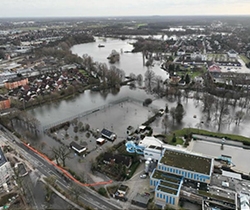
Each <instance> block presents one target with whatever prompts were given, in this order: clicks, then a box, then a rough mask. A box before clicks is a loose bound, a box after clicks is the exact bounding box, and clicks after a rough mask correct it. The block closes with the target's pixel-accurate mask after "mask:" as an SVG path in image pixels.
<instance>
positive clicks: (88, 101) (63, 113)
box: [29, 38, 250, 136]
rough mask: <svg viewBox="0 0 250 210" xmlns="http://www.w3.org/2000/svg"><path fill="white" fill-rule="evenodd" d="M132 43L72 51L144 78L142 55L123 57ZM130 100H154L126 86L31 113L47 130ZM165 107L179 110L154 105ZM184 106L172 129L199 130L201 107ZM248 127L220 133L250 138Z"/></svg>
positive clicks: (158, 101) (114, 41) (88, 93)
mask: <svg viewBox="0 0 250 210" xmlns="http://www.w3.org/2000/svg"><path fill="white" fill-rule="evenodd" d="M131 42H134V40H119V39H112V38H107V39H106V41H104V40H103V39H102V38H96V42H93V43H86V44H79V45H75V46H73V47H72V48H71V51H72V52H73V53H74V54H77V55H79V56H82V55H83V54H88V55H89V56H91V57H93V60H94V61H97V62H100V63H107V64H108V66H110V65H115V66H116V67H118V68H120V69H122V70H124V72H125V73H126V75H129V74H130V73H134V74H136V75H138V74H142V75H143V76H144V74H145V72H146V70H147V67H145V66H143V60H142V54H141V53H124V51H131V50H132V49H133V46H132V45H131V44H130V43H131ZM99 44H102V45H104V46H105V47H101V48H99V47H98V45H99ZM114 49H115V50H116V51H118V52H120V51H121V49H122V51H123V53H122V54H121V56H120V62H119V63H116V64H109V63H108V60H107V57H108V55H109V54H110V52H111V51H112V50H114ZM152 70H153V71H154V72H155V74H156V75H159V76H161V77H162V78H163V79H167V78H168V75H167V73H166V72H165V71H163V70H162V69H161V68H160V63H155V65H154V66H153V67H152ZM127 96H130V97H132V98H136V99H139V100H144V99H145V98H148V97H151V98H153V96H150V95H148V94H147V93H145V91H144V90H142V89H138V88H137V89H135V90H131V89H130V88H129V87H128V86H126V87H122V88H121V89H120V91H119V92H118V93H115V94H114V93H108V94H106V95H102V94H100V93H99V92H93V91H85V92H84V93H82V94H80V95H78V96H77V97H75V98H74V99H70V100H63V101H60V102H57V103H53V104H46V105H43V106H40V107H36V108H34V109H32V110H30V111H29V113H30V114H32V115H33V116H34V117H36V118H37V119H38V120H39V121H40V122H41V125H42V126H46V125H49V124H53V123H56V122H58V121H62V120H64V119H67V118H69V117H72V116H75V115H77V114H79V113H82V112H84V111H88V110H92V109H94V108H97V107H100V106H103V105H105V104H108V103H111V102H113V101H116V100H119V99H121V98H124V97H127ZM166 103H168V106H169V108H171V107H173V106H176V102H168V101H166V99H156V100H154V101H153V105H155V106H157V107H159V108H163V107H164V106H165V104H166ZM182 103H183V106H184V109H185V112H186V114H185V116H184V118H183V122H182V124H181V125H178V126H174V127H173V128H181V127H198V124H199V123H200V122H201V121H202V120H203V119H202V111H201V110H202V106H201V103H200V104H197V103H196V102H195V101H194V100H193V99H189V100H188V101H187V102H186V101H183V102H182ZM194 115H196V118H194ZM248 125H249V119H246V120H244V121H243V122H242V123H241V125H240V126H235V125H234V124H232V125H231V126H230V127H229V126H228V125H226V126H224V127H222V130H221V131H222V132H225V133H234V134H241V135H244V136H250V129H247V128H248ZM200 126H201V127H200V128H201V129H209V130H212V131H216V128H215V126H214V122H211V123H210V124H209V125H206V124H200Z"/></svg>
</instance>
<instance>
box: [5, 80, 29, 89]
mask: <svg viewBox="0 0 250 210" xmlns="http://www.w3.org/2000/svg"><path fill="white" fill-rule="evenodd" d="M28 83H29V80H28V78H23V77H16V78H12V79H9V80H8V81H6V82H5V83H4V86H5V88H6V89H8V90H12V89H15V88H18V87H20V86H23V85H27V84H28Z"/></svg>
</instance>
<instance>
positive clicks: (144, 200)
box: [132, 193, 150, 205]
mask: <svg viewBox="0 0 250 210" xmlns="http://www.w3.org/2000/svg"><path fill="white" fill-rule="evenodd" d="M149 199H150V196H147V195H142V194H140V193H137V194H136V196H135V197H134V198H133V199H132V201H134V202H135V203H136V204H137V203H140V204H145V205H147V204H148V202H149Z"/></svg>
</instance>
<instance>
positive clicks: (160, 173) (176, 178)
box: [152, 170, 182, 184]
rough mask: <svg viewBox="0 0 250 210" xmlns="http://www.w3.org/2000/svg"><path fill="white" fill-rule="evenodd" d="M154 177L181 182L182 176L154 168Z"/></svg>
mask: <svg viewBox="0 0 250 210" xmlns="http://www.w3.org/2000/svg"><path fill="white" fill-rule="evenodd" d="M152 178H153V179H160V180H163V181H168V182H172V183H176V184H179V183H180V181H181V178H182V177H181V176H178V175H175V174H170V173H167V172H163V171H159V170H154V173H153V174H152Z"/></svg>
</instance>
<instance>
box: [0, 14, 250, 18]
mask: <svg viewBox="0 0 250 210" xmlns="http://www.w3.org/2000/svg"><path fill="white" fill-rule="evenodd" d="M243 16H245V17H246V16H249V17H250V14H207V15H204V14H197V15H185V14H184V15H109V16H106V15H103V16H8V17H0V19H7V18H115V17H117V18H118V17H120V18H121V17H126V18H128V17H243Z"/></svg>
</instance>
